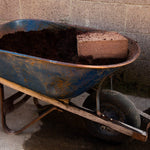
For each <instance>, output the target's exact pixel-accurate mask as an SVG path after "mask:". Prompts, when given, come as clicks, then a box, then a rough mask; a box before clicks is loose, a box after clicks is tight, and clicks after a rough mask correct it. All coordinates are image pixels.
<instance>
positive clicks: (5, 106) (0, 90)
mask: <svg viewBox="0 0 150 150" xmlns="http://www.w3.org/2000/svg"><path fill="white" fill-rule="evenodd" d="M22 95H23V93H22V92H17V93H16V94H14V95H12V96H10V97H9V98H7V99H5V100H4V86H3V85H2V84H0V101H1V121H2V127H3V129H4V130H5V132H7V133H9V134H19V133H21V132H23V131H24V130H25V129H27V128H28V127H30V126H31V125H33V124H34V123H36V122H37V121H39V120H40V119H42V118H43V117H45V116H46V115H48V114H49V113H51V112H52V111H54V110H59V109H58V108H57V107H54V106H53V107H51V108H49V109H48V110H47V111H45V112H44V113H42V114H41V115H40V116H39V117H37V118H36V119H34V120H32V121H31V122H30V123H28V124H26V125H25V126H24V127H22V128H21V129H19V130H17V131H14V130H12V129H10V128H9V127H8V125H7V121H6V115H7V114H8V113H10V112H13V111H14V110H15V109H16V108H18V107H19V106H21V105H22V104H24V103H25V102H26V101H27V100H28V99H29V98H30V97H31V96H29V95H25V96H24V97H23V98H22V99H21V100H20V101H19V102H17V103H16V104H14V101H15V100H17V99H18V98H19V97H21V96H22ZM34 100H35V99H34Z"/></svg>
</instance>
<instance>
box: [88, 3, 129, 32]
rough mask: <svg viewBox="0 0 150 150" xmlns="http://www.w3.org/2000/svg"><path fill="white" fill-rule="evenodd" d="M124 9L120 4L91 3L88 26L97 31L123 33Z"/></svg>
mask: <svg viewBox="0 0 150 150" xmlns="http://www.w3.org/2000/svg"><path fill="white" fill-rule="evenodd" d="M125 14H126V7H125V6H124V5H122V4H106V3H104V4H102V3H101V4H100V3H91V4H90V7H89V20H90V26H92V27H96V28H98V29H104V30H113V31H124V25H125Z"/></svg>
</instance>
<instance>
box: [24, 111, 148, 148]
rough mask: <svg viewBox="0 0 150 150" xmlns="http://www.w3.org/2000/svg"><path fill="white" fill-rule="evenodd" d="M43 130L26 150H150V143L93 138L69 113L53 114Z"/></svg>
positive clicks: (45, 120) (80, 120)
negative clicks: (112, 142) (105, 140)
mask: <svg viewBox="0 0 150 150" xmlns="http://www.w3.org/2000/svg"><path fill="white" fill-rule="evenodd" d="M42 122H43V125H42V127H41V130H40V131H38V132H36V133H34V134H33V135H32V136H31V138H30V139H29V140H28V141H26V142H25V143H24V149H25V150H41V149H42V150H127V149H128V150H141V149H144V150H149V148H150V141H148V142H146V143H143V142H139V141H132V142H131V143H128V144H127V143H126V144H120V145H119V144H118V145H115V144H111V143H107V142H104V141H102V140H99V139H96V138H93V137H92V136H90V135H89V134H88V133H87V131H86V130H85V129H84V127H83V124H82V119H81V118H80V117H78V116H75V115H73V114H71V113H68V112H63V113H61V112H57V111H55V112H52V113H51V114H49V115H48V116H46V117H45V118H44V119H42Z"/></svg>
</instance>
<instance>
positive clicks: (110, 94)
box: [83, 90, 141, 143]
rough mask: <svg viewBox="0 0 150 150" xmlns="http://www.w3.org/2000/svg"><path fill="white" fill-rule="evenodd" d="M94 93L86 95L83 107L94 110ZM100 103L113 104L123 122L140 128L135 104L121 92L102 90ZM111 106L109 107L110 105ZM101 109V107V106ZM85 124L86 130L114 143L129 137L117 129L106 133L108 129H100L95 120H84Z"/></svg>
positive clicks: (102, 104) (126, 139)
mask: <svg viewBox="0 0 150 150" xmlns="http://www.w3.org/2000/svg"><path fill="white" fill-rule="evenodd" d="M95 95H96V94H95V93H93V94H91V95H90V96H88V97H87V99H86V100H85V101H84V103H83V107H86V108H88V109H91V110H94V111H95V107H96V96H95ZM100 103H101V106H107V105H108V107H110V106H113V107H114V108H116V110H117V111H119V112H120V113H121V114H123V115H124V117H125V121H124V122H125V123H126V124H128V125H131V126H133V127H136V128H140V125H141V119H140V115H139V113H138V111H137V109H136V107H135V105H134V104H133V103H132V102H131V101H130V100H129V99H128V98H127V97H126V96H125V95H123V94H121V93H120V92H117V91H113V90H103V91H102V93H101V96H100ZM110 108H111V107H110ZM101 109H102V108H101ZM84 122H85V126H86V128H87V130H88V132H89V133H90V134H91V135H93V136H95V137H98V138H100V139H103V140H106V141H109V142H115V143H122V142H123V141H128V140H129V139H131V138H130V137H129V136H126V135H124V134H121V133H119V132H117V131H113V133H112V134H108V133H109V132H108V131H105V130H102V129H100V126H102V125H100V124H97V123H95V122H92V121H89V120H85V121H84Z"/></svg>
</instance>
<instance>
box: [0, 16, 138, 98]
mask: <svg viewBox="0 0 150 150" xmlns="http://www.w3.org/2000/svg"><path fill="white" fill-rule="evenodd" d="M70 27H72V26H70V25H66V24H65V25H64V24H60V23H54V22H50V21H44V20H33V19H24V20H16V21H12V22H8V23H6V24H3V25H1V26H0V37H2V36H3V35H5V34H8V33H14V32H17V31H25V32H27V31H31V30H32V31H38V30H42V29H50V30H57V29H58V28H59V29H61V28H62V29H63V28H70ZM76 28H77V29H78V30H81V31H86V30H87V31H88V30H91V29H88V28H82V27H78V26H76ZM93 30H94V29H93ZM139 54H140V49H139V47H138V45H137V43H136V42H135V41H133V40H130V39H129V53H128V58H127V60H126V61H124V62H122V63H118V64H111V65H82V64H73V63H65V62H60V61H54V60H49V59H43V58H39V57H34V56H29V55H25V54H19V53H15V52H10V51H7V50H2V49H0V77H2V78H4V79H7V80H9V81H11V82H14V83H16V84H19V85H21V86H23V87H26V88H28V89H31V90H33V91H35V92H38V93H41V94H44V95H46V96H49V97H51V98H59V99H66V98H67V99H70V98H73V97H75V96H78V95H80V94H81V93H83V92H85V91H87V90H89V89H91V88H92V87H94V86H95V85H96V84H98V83H100V82H101V80H102V79H103V78H105V77H106V76H108V75H110V74H111V73H113V72H114V71H116V69H118V68H119V67H121V66H125V65H128V64H130V63H132V62H133V61H135V60H136V59H137V57H138V56H139Z"/></svg>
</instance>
